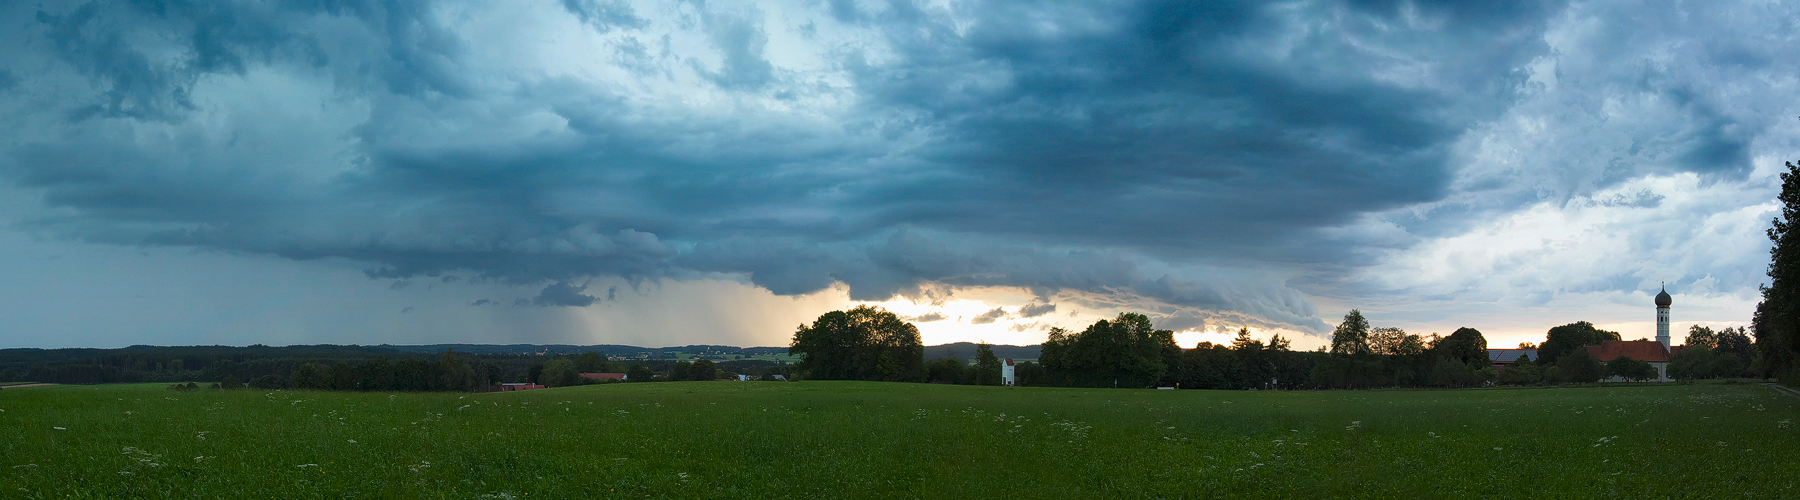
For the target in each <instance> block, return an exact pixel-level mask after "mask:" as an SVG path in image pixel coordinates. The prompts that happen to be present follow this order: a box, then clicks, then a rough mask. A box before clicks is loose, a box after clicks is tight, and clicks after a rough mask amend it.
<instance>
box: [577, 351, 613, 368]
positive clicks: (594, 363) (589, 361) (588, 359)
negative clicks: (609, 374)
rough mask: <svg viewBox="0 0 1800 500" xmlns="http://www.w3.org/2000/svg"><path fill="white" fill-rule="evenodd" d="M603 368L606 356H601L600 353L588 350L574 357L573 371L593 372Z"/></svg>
mask: <svg viewBox="0 0 1800 500" xmlns="http://www.w3.org/2000/svg"><path fill="white" fill-rule="evenodd" d="M605 369H606V358H604V357H601V356H600V353H597V352H594V351H588V352H584V353H581V355H580V356H576V357H575V371H578V372H581V373H594V372H599V371H602V370H605Z"/></svg>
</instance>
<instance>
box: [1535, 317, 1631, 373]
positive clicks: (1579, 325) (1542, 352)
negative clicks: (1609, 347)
mask: <svg viewBox="0 0 1800 500" xmlns="http://www.w3.org/2000/svg"><path fill="white" fill-rule="evenodd" d="M1608 340H1619V332H1609V331H1606V330H1601V329H1599V328H1594V324H1593V323H1589V322H1586V321H1576V322H1574V323H1569V324H1567V325H1563V326H1558V327H1555V328H1551V329H1550V331H1549V332H1547V333H1545V335H1544V343H1542V344H1538V363H1539V364H1549V363H1555V362H1556V361H1557V360H1559V359H1562V357H1563V356H1566V355H1568V354H1570V353H1573V352H1575V351H1578V350H1582V346H1590V345H1600V343H1601V342H1605V341H1608Z"/></svg>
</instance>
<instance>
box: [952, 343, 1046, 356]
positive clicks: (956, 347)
mask: <svg viewBox="0 0 1800 500" xmlns="http://www.w3.org/2000/svg"><path fill="white" fill-rule="evenodd" d="M990 347H991V348H992V349H993V350H994V356H998V357H999V358H1000V359H1008V358H1011V359H1037V358H1038V353H1039V352H1041V351H1043V350H1044V346H1041V345H993V346H990ZM940 358H957V359H963V360H970V359H975V344H971V343H968V342H957V343H953V344H943V345H934V346H926V347H925V359H940Z"/></svg>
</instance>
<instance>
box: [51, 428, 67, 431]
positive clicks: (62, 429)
mask: <svg viewBox="0 0 1800 500" xmlns="http://www.w3.org/2000/svg"><path fill="white" fill-rule="evenodd" d="M51 429H56V430H59V431H66V430H68V429H64V428H62V427H51Z"/></svg>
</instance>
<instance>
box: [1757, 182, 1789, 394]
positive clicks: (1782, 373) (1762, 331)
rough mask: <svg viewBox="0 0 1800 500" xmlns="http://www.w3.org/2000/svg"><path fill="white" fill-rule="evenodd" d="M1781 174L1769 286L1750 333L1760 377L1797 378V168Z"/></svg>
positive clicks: (1769, 233) (1771, 228) (1770, 230)
mask: <svg viewBox="0 0 1800 500" xmlns="http://www.w3.org/2000/svg"><path fill="white" fill-rule="evenodd" d="M1787 169H1788V171H1786V172H1782V173H1781V194H1780V195H1779V196H1777V199H1779V200H1780V201H1781V216H1780V217H1776V218H1775V219H1774V220H1772V221H1770V224H1771V227H1770V228H1769V230H1768V235H1769V241H1772V242H1774V243H1775V246H1774V247H1773V248H1770V249H1769V269H1768V274H1769V284H1768V286H1765V287H1763V289H1762V295H1763V300H1762V302H1761V303H1758V304H1756V315H1755V316H1754V317H1753V318H1752V319H1751V322H1750V325H1751V331H1752V332H1754V333H1755V335H1756V350H1757V353H1758V354H1760V355H1761V357H1762V363H1761V365H1762V366H1760V367H1759V368H1760V370H1761V371H1762V372H1763V375H1774V376H1779V377H1782V378H1783V379H1793V378H1796V375H1800V373H1796V371H1795V370H1794V360H1795V359H1796V358H1800V310H1797V308H1800V227H1796V226H1795V225H1796V224H1800V166H1796V165H1795V164H1794V162H1787Z"/></svg>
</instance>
